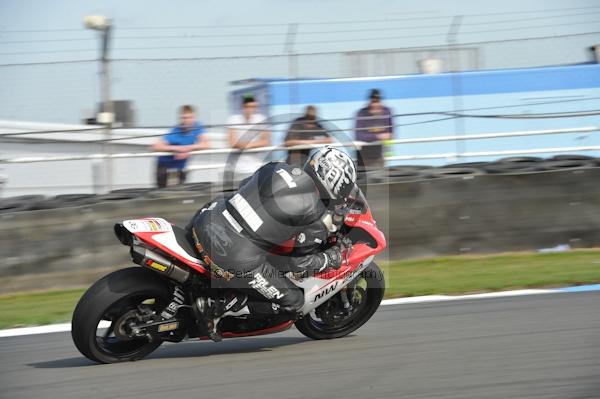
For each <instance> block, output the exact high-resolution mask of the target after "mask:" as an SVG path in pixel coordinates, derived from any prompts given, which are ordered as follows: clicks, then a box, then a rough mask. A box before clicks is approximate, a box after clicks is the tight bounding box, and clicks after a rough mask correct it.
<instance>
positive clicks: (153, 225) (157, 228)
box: [148, 220, 160, 231]
mask: <svg viewBox="0 0 600 399" xmlns="http://www.w3.org/2000/svg"><path fill="white" fill-rule="evenodd" d="M148 226H149V227H150V230H152V231H160V226H159V225H158V223H157V222H156V221H155V220H148Z"/></svg>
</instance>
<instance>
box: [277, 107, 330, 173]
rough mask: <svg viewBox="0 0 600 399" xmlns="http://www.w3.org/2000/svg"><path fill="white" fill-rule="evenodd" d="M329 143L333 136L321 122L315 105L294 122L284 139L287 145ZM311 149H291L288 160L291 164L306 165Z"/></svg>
mask: <svg viewBox="0 0 600 399" xmlns="http://www.w3.org/2000/svg"><path fill="white" fill-rule="evenodd" d="M327 143H331V137H329V134H328V133H327V130H326V129H325V128H324V127H323V126H322V125H321V123H319V119H318V116H317V108H316V107H315V106H314V105H309V106H307V107H306V109H305V111H304V115H302V116H301V117H299V118H297V119H295V120H294V122H292V125H291V126H290V129H289V130H288V132H287V135H286V136H285V141H284V144H285V146H286V147H293V146H299V145H303V146H305V145H311V144H327ZM310 151H311V150H310V149H303V150H294V149H290V150H289V151H288V156H287V159H286V162H287V163H288V164H290V165H304V163H305V162H306V160H307V159H308V156H309V154H310Z"/></svg>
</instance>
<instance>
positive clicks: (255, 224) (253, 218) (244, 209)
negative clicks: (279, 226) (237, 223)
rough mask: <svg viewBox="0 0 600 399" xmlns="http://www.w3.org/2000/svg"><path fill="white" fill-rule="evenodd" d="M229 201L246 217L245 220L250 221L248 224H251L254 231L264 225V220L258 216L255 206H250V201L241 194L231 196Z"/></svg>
mask: <svg viewBox="0 0 600 399" xmlns="http://www.w3.org/2000/svg"><path fill="white" fill-rule="evenodd" d="M229 203H230V204H231V205H232V206H233V207H234V208H235V210H236V211H237V212H238V213H239V214H240V215H241V216H242V217H243V218H244V221H245V222H246V223H248V226H250V228H251V229H252V230H253V231H256V230H258V228H259V227H260V226H262V224H263V220H262V219H261V218H260V216H258V214H257V213H256V211H255V210H254V208H252V206H250V204H249V203H248V201H246V199H245V198H244V197H242V196H241V195H240V194H236V195H234V196H233V197H231V199H230V200H229Z"/></svg>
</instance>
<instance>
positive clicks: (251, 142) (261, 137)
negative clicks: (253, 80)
mask: <svg viewBox="0 0 600 399" xmlns="http://www.w3.org/2000/svg"><path fill="white" fill-rule="evenodd" d="M265 120H266V118H265V116H264V115H262V114H260V113H258V102H257V101H256V100H255V99H254V97H253V96H251V95H247V96H244V97H243V99H242V113H241V114H237V115H232V116H230V117H229V119H227V124H228V125H230V126H229V127H228V129H227V135H228V141H229V146H230V147H231V148H235V149H238V150H240V151H242V154H240V155H239V156H238V157H237V160H236V161H235V162H236V164H235V170H234V172H235V173H238V174H243V175H245V174H250V173H254V171H256V169H258V168H260V167H261V166H262V164H263V163H264V162H263V159H264V156H261V154H260V153H257V152H251V153H246V154H244V153H243V151H244V150H249V149H251V148H259V147H268V146H269V145H271V132H269V130H268V127H267V126H266V125H265V124H264V122H265Z"/></svg>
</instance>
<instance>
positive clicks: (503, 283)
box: [0, 250, 600, 328]
mask: <svg viewBox="0 0 600 399" xmlns="http://www.w3.org/2000/svg"><path fill="white" fill-rule="evenodd" d="M381 266H382V268H383V269H384V271H385V273H386V280H387V289H386V297H387V298H393V297H400V296H416V295H431V294H463V293H475V292H490V291H500V290H509V289H517V288H534V287H535V288H539V287H553V286H567V285H577V284H588V283H598V282H600V251H594V250H578V251H570V252H563V253H554V254H535V253H534V254H531V253H523V254H502V255H491V256H452V257H445V258H433V259H420V260H410V261H398V262H391V263H389V264H385V265H384V264H382V265H381ZM84 291H85V290H84V289H73V290H64V291H51V292H40V293H23V294H15V295H6V296H0V328H10V327H17V326H27V325H43V324H50V323H60V322H66V321H69V320H70V319H71V314H72V313H73V309H74V308H75V305H76V303H77V301H78V300H79V298H80V297H81V295H82V294H83V292H84Z"/></svg>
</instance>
